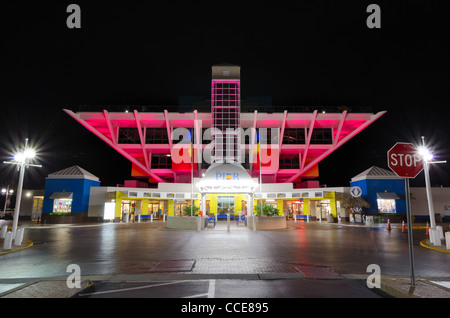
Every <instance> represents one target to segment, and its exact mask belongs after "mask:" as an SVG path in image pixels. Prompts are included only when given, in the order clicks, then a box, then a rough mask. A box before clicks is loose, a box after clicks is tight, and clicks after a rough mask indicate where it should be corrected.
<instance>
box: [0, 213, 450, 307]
mask: <svg viewBox="0 0 450 318" xmlns="http://www.w3.org/2000/svg"><path fill="white" fill-rule="evenodd" d="M24 226H26V224H24ZM413 232H414V260H415V275H416V277H429V278H432V277H439V278H450V267H449V266H448V263H449V261H450V254H446V253H439V252H436V251H433V250H430V249H426V248H423V247H421V246H420V245H419V242H420V241H421V240H423V239H424V238H425V232H424V230H414V231H413ZM24 238H25V239H27V240H30V241H32V242H33V246H32V247H30V248H27V249H24V250H21V251H18V252H14V253H9V254H5V255H0V258H1V262H0V283H5V282H7V283H16V282H26V281H31V280H36V279H41V280H42V279H66V278H67V277H68V275H69V274H70V273H68V272H67V266H68V265H70V264H77V265H79V266H80V269H81V275H82V277H89V278H90V279H91V280H93V281H95V282H96V283H95V284H94V285H95V288H94V290H92V288H91V290H90V291H85V295H84V296H85V297H106V296H108V295H109V296H110V297H119V295H120V297H136V296H137V295H141V296H140V297H152V298H155V297H203V296H205V297H208V296H211V293H213V295H214V297H234V296H235V297H254V296H255V295H259V297H275V298H277V297H298V296H300V297H316V296H321V297H380V295H379V294H377V293H374V292H373V291H372V290H369V289H368V288H367V287H366V286H365V281H364V277H367V276H368V275H369V273H368V272H367V267H368V265H370V264H377V265H379V266H380V269H381V275H386V276H398V277H409V275H410V263H409V254H408V239H407V234H406V233H402V232H401V230H398V229H393V230H392V231H387V230H386V229H385V228H384V227H366V226H352V225H339V224H328V223H318V222H311V223H303V222H299V223H294V222H292V221H289V222H288V228H287V229H285V230H276V231H256V232H253V231H251V230H248V229H247V228H245V227H243V226H242V225H240V226H239V227H236V225H235V223H232V226H231V229H230V232H227V230H226V226H225V223H222V222H219V224H218V225H217V227H216V228H212V227H209V228H208V229H207V230H205V231H202V232H194V231H180V230H170V229H167V228H165V226H164V223H163V222H162V221H155V222H153V223H128V224H122V223H105V224H92V225H82V226H77V225H72V226H36V225H35V226H30V227H27V228H26V230H25V235H24ZM308 269H323V270H322V271H317V270H313V271H309V272H308ZM277 275H278V276H277ZM280 275H281V276H280ZM283 275H284V276H283ZM323 275H325V276H323ZM327 275H331V276H327ZM349 277H359V278H358V279H348V278H349ZM308 278H309V279H308ZM150 281H151V283H149V282H150ZM106 282H108V283H106ZM243 282H245V283H243ZM299 282H301V284H300V283H299ZM211 284H213V285H214V288H213V289H211ZM153 285H157V286H153ZM102 286H103V287H102ZM127 286H128V287H127ZM127 288H128V289H129V290H128V291H127V293H126V294H122V295H121V294H114V293H113V292H108V293H101V291H108V290H109V291H114V290H119V289H127ZM183 290H187V291H188V292H187V293H184V292H183ZM175 291H176V292H175ZM343 291H345V292H343ZM180 293H181V294H180ZM89 294H90V295H89ZM132 295H134V296H132ZM179 295H182V296H179Z"/></svg>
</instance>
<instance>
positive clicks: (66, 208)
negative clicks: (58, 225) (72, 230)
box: [53, 199, 72, 213]
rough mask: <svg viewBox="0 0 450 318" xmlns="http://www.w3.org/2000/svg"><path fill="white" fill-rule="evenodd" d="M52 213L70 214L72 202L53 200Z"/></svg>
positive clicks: (68, 200)
mask: <svg viewBox="0 0 450 318" xmlns="http://www.w3.org/2000/svg"><path fill="white" fill-rule="evenodd" d="M53 212H57V213H70V212H72V200H71V199H61V200H60V199H55V200H53Z"/></svg>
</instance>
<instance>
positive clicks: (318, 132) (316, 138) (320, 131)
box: [311, 128, 333, 144]
mask: <svg viewBox="0 0 450 318" xmlns="http://www.w3.org/2000/svg"><path fill="white" fill-rule="evenodd" d="M331 143H333V139H332V137H331V128H314V129H313V131H312V135H311V144H331Z"/></svg>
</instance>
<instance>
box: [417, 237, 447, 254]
mask: <svg viewBox="0 0 450 318" xmlns="http://www.w3.org/2000/svg"><path fill="white" fill-rule="evenodd" d="M420 246H422V247H425V248H429V249H430V250H435V251H438V252H442V253H447V254H450V250H448V249H446V248H445V247H442V248H441V247H437V246H432V245H430V240H429V239H424V240H422V241H420Z"/></svg>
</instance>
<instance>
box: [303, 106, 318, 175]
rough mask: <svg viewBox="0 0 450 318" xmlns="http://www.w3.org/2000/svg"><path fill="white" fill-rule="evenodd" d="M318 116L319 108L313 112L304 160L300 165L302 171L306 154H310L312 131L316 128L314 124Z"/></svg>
mask: <svg viewBox="0 0 450 318" xmlns="http://www.w3.org/2000/svg"><path fill="white" fill-rule="evenodd" d="M316 118H317V110H315V111H314V112H313V115H312V119H311V122H310V124H309V130H308V135H307V137H306V142H305V150H304V151H303V158H302V162H301V165H300V171H302V170H303V168H304V167H305V163H306V156H307V155H308V150H309V145H310V144H311V137H312V133H313V129H314V124H315V123H316Z"/></svg>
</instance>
